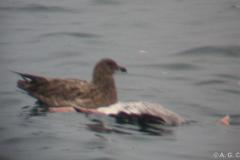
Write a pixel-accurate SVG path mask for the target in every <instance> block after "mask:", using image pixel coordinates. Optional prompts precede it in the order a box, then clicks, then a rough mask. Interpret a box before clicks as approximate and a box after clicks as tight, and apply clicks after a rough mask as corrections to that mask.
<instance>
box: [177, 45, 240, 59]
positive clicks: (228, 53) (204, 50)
mask: <svg viewBox="0 0 240 160" xmlns="http://www.w3.org/2000/svg"><path fill="white" fill-rule="evenodd" d="M177 54H178V55H183V56H196V55H199V56H200V55H201V56H203V55H208V56H216V55H217V56H223V57H233V58H238V57H240V47H239V46H228V47H214V46H205V47H199V48H193V49H190V50H186V51H183V52H180V53H177Z"/></svg>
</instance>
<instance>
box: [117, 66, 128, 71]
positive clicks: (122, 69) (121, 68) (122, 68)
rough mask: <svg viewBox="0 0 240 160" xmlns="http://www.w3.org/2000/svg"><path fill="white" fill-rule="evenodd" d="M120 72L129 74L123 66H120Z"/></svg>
mask: <svg viewBox="0 0 240 160" xmlns="http://www.w3.org/2000/svg"><path fill="white" fill-rule="evenodd" d="M118 70H119V71H121V72H127V69H126V68H125V67H122V66H118Z"/></svg>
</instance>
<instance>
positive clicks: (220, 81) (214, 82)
mask: <svg viewBox="0 0 240 160" xmlns="http://www.w3.org/2000/svg"><path fill="white" fill-rule="evenodd" d="M224 83H225V81H223V80H217V79H214V80H204V81H200V82H196V83H195V85H198V86H203V85H213V84H224Z"/></svg>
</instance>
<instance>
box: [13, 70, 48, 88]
mask: <svg viewBox="0 0 240 160" xmlns="http://www.w3.org/2000/svg"><path fill="white" fill-rule="evenodd" d="M12 72H13V73H16V74H18V75H20V76H21V77H22V78H23V79H22V80H18V81H17V86H18V87H19V88H21V89H23V90H26V91H28V90H29V88H31V86H33V85H34V84H39V83H41V82H44V81H46V79H45V78H43V77H40V76H35V75H31V74H26V73H20V72H16V71H12Z"/></svg>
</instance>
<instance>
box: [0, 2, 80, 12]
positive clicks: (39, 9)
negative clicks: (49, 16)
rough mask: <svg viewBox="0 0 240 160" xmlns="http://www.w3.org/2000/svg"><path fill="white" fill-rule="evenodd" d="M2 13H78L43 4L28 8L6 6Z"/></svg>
mask: <svg viewBox="0 0 240 160" xmlns="http://www.w3.org/2000/svg"><path fill="white" fill-rule="evenodd" d="M0 11H24V12H44V13H45V12H76V10H73V9H69V8H66V7H59V6H46V5H41V4H29V5H26V6H4V7H0Z"/></svg>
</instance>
